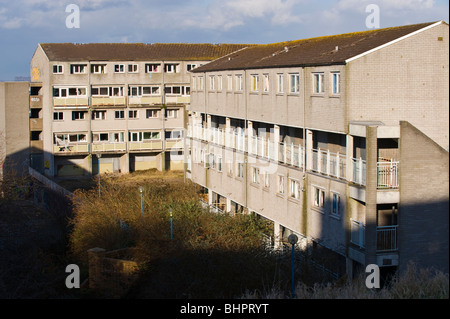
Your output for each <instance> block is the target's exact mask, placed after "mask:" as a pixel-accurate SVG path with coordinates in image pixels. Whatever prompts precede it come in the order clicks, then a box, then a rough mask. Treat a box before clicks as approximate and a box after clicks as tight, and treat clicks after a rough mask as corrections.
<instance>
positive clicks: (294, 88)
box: [289, 73, 300, 94]
mask: <svg viewBox="0 0 450 319" xmlns="http://www.w3.org/2000/svg"><path fill="white" fill-rule="evenodd" d="M292 79H294V81H292ZM289 94H300V73H289Z"/></svg>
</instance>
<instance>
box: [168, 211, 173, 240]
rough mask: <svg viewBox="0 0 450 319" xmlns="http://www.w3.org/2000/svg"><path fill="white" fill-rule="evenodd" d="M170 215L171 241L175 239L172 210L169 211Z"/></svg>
mask: <svg viewBox="0 0 450 319" xmlns="http://www.w3.org/2000/svg"><path fill="white" fill-rule="evenodd" d="M169 213H170V240H172V239H173V222H172V208H171V209H169Z"/></svg>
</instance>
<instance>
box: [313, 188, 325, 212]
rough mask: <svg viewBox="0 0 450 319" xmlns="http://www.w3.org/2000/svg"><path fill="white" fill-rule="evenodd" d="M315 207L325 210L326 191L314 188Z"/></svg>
mask: <svg viewBox="0 0 450 319" xmlns="http://www.w3.org/2000/svg"><path fill="white" fill-rule="evenodd" d="M313 204H314V206H315V207H320V208H323V207H324V206H325V191H324V190H323V189H321V188H318V187H314V203H313Z"/></svg>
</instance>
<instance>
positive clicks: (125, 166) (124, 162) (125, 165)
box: [120, 153, 130, 173]
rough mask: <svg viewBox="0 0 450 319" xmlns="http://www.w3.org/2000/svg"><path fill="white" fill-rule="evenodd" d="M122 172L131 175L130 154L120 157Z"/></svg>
mask: <svg viewBox="0 0 450 319" xmlns="http://www.w3.org/2000/svg"><path fill="white" fill-rule="evenodd" d="M120 172H121V173H129V172H130V154H129V153H125V154H123V155H122V156H121V157H120Z"/></svg>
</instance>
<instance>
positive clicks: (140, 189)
mask: <svg viewBox="0 0 450 319" xmlns="http://www.w3.org/2000/svg"><path fill="white" fill-rule="evenodd" d="M143 191H144V187H142V186H139V192H140V193H141V217H144V205H143V202H142V192H143Z"/></svg>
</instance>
